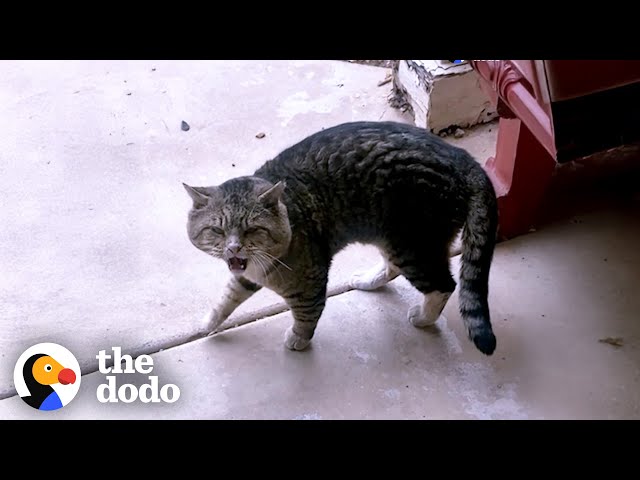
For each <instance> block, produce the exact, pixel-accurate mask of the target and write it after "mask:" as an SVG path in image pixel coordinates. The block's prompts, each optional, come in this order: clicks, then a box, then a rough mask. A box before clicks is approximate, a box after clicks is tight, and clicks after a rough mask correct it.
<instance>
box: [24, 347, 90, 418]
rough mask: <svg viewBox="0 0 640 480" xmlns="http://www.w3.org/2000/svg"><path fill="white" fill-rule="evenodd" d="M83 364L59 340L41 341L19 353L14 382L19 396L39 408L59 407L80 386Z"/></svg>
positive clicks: (72, 397) (76, 391) (75, 393)
mask: <svg viewBox="0 0 640 480" xmlns="http://www.w3.org/2000/svg"><path fill="white" fill-rule="evenodd" d="M81 378H82V377H81V376H80V365H79V364H78V360H76V357H74V356H73V354H72V353H71V352H70V351H69V350H67V349H66V348H64V347H63V346H61V345H58V344H56V343H39V344H37V345H34V346H33V347H29V348H28V349H27V350H25V352H24V353H23V354H22V355H20V358H18V361H17V362H16V366H15V368H14V370H13V382H14V384H15V386H16V391H17V392H18V395H20V398H22V400H24V401H25V403H27V404H28V405H30V406H31V407H33V408H35V409H36V410H46V411H51V410H58V409H60V408H62V407H64V406H66V405H68V404H69V402H71V400H73V399H74V397H75V396H76V395H77V393H78V390H80V380H81Z"/></svg>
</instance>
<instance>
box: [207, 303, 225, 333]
mask: <svg viewBox="0 0 640 480" xmlns="http://www.w3.org/2000/svg"><path fill="white" fill-rule="evenodd" d="M222 322H224V318H222V316H221V315H220V314H219V313H218V311H217V310H215V309H213V310H210V311H209V312H207V313H206V314H205V316H204V318H203V319H202V323H203V324H204V325H205V332H206V333H207V334H208V335H211V334H212V333H215V331H216V329H217V328H218V327H219V326H220V325H221V324H222Z"/></svg>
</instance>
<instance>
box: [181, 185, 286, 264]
mask: <svg viewBox="0 0 640 480" xmlns="http://www.w3.org/2000/svg"><path fill="white" fill-rule="evenodd" d="M183 185H184V188H185V190H186V191H187V193H188V194H189V196H190V197H191V199H192V200H193V207H192V209H191V211H190V212H189V220H188V222H187V231H188V234H189V239H190V240H191V243H193V245H195V246H196V247H197V248H199V249H200V250H202V251H203V252H205V253H208V254H209V255H211V256H213V257H216V258H221V259H223V260H224V261H225V262H227V265H228V266H229V270H230V271H231V272H232V273H234V274H236V275H242V273H244V272H245V271H246V269H247V267H248V266H249V265H250V264H251V263H252V262H253V263H255V265H256V267H257V269H258V271H260V270H261V268H262V267H263V266H266V265H268V264H271V263H272V259H273V257H275V258H278V257H280V256H282V255H283V254H284V253H286V251H287V249H288V248H289V243H290V241H291V227H290V225H289V217H288V215H287V208H286V207H285V205H284V203H283V202H282V201H281V198H282V195H283V192H284V189H285V184H284V182H278V183H276V184H275V185H274V184H272V183H270V182H268V181H266V180H263V179H261V178H258V177H238V178H233V179H231V180H228V181H226V182H224V183H223V184H221V185H218V186H215V187H191V186H189V185H186V184H183Z"/></svg>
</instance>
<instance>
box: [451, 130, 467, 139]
mask: <svg viewBox="0 0 640 480" xmlns="http://www.w3.org/2000/svg"><path fill="white" fill-rule="evenodd" d="M453 136H454V137H456V138H462V137H464V130H462V129H461V128H456V131H455V132H453Z"/></svg>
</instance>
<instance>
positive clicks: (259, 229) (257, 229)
mask: <svg viewBox="0 0 640 480" xmlns="http://www.w3.org/2000/svg"><path fill="white" fill-rule="evenodd" d="M266 231H267V229H266V228H262V227H249V228H247V229H246V230H245V231H244V233H246V234H247V235H250V234H252V233H257V232H266Z"/></svg>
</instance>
